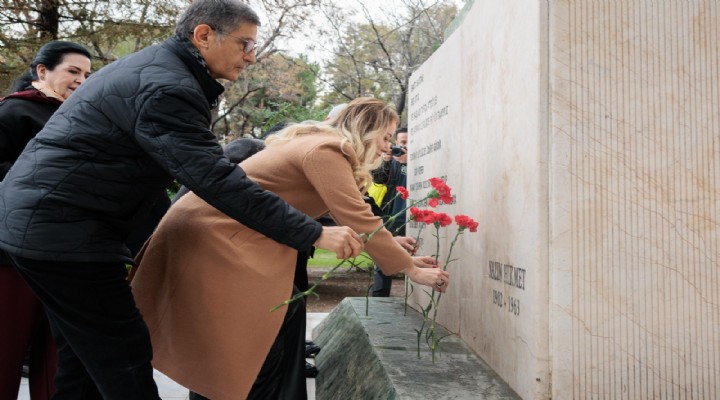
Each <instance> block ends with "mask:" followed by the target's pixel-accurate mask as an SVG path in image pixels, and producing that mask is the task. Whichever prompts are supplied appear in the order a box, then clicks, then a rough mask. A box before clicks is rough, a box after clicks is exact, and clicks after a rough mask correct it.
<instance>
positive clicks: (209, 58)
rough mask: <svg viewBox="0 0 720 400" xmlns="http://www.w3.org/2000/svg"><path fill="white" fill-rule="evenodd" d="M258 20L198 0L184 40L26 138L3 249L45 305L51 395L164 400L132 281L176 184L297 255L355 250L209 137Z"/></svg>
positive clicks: (179, 34)
mask: <svg viewBox="0 0 720 400" xmlns="http://www.w3.org/2000/svg"><path fill="white" fill-rule="evenodd" d="M259 25H260V22H259V19H258V16H257V14H256V13H255V12H254V11H253V10H252V9H250V8H249V7H248V6H246V5H245V4H243V3H242V2H240V1H239V0H196V1H194V2H192V3H191V4H190V5H189V7H188V8H187V9H186V11H185V12H184V13H183V14H182V15H181V16H180V18H179V21H178V24H177V26H176V30H175V35H174V36H173V37H171V38H170V39H168V40H166V41H165V42H164V43H162V44H160V45H155V46H151V47H148V48H146V49H144V50H141V51H140V52H138V53H135V54H132V55H130V56H127V57H125V58H123V59H121V60H118V61H116V62H114V63H112V64H110V65H108V66H106V67H104V68H103V69H101V70H100V71H99V72H97V73H96V74H93V75H92V76H91V77H90V79H88V80H87V82H85V83H84V84H83V85H82V86H80V88H79V89H78V90H77V91H76V92H75V93H74V94H73V96H71V97H70V98H69V99H68V100H67V101H65V102H64V103H63V104H62V105H61V106H60V108H59V109H58V110H57V112H55V114H53V116H52V117H51V118H50V119H49V120H48V122H47V124H45V126H44V128H43V129H42V130H41V131H40V132H39V133H38V134H37V136H35V137H34V138H33V139H31V140H30V142H29V143H28V145H27V147H25V149H24V150H23V152H22V154H21V155H20V156H19V157H18V159H17V160H16V162H15V163H14V165H13V166H12V167H11V168H10V170H9V172H8V174H7V176H6V179H5V180H4V181H3V182H2V183H0V221H2V228H1V229H0V249H2V250H3V251H5V252H6V253H7V254H8V255H9V257H10V259H11V261H12V263H13V264H14V266H15V267H16V268H17V270H18V271H19V272H20V275H22V277H23V279H24V280H25V281H26V282H27V283H28V285H29V286H30V287H31V288H32V289H33V291H34V292H35V294H36V295H37V296H38V297H39V298H40V300H41V301H42V303H43V305H44V306H45V309H46V313H47V315H48V319H49V321H50V325H51V327H52V330H53V335H54V339H55V342H56V344H57V345H58V371H57V375H56V379H55V385H56V390H57V392H56V394H55V397H54V398H55V399H57V400H62V399H80V398H104V399H158V398H159V396H158V392H157V386H156V385H155V382H154V381H153V378H152V373H153V372H152V366H151V364H150V362H151V360H152V349H151V345H150V337H149V332H148V329H147V325H146V324H145V322H144V321H143V319H142V316H141V315H140V313H139V311H138V309H137V307H136V305H135V301H134V298H133V296H132V293H131V291H130V287H129V285H128V282H127V268H126V264H128V263H133V262H134V261H133V257H132V256H133V255H132V253H131V252H130V250H129V249H128V248H127V246H126V243H125V242H126V239H127V237H128V235H129V233H130V232H132V231H133V230H134V229H135V228H136V227H137V226H139V225H140V224H141V223H142V221H144V220H145V219H146V218H147V216H148V213H149V210H150V209H151V208H152V206H153V205H154V204H155V203H156V202H157V198H158V196H159V195H164V193H163V189H164V188H165V187H167V185H168V184H169V183H170V182H171V181H172V180H173V178H174V179H177V180H178V181H179V182H180V183H181V184H183V185H185V186H187V187H188V188H189V189H190V190H192V191H193V192H194V193H195V194H197V195H198V196H200V197H201V198H202V199H204V200H205V201H206V202H207V203H208V204H210V205H212V206H213V207H215V208H217V209H218V210H219V211H221V212H223V213H225V214H227V215H228V216H230V217H231V218H234V219H236V220H237V221H239V222H241V223H242V224H244V225H246V226H248V227H250V228H251V229H254V230H256V231H258V232H260V233H261V234H263V235H265V236H267V237H269V238H271V239H273V240H276V241H278V242H279V243H282V244H285V245H287V246H290V247H292V248H295V249H299V250H304V249H307V248H309V247H310V246H312V245H315V246H317V247H320V248H325V249H328V250H330V251H333V252H336V253H337V254H338V256H339V257H342V258H345V257H348V256H355V255H357V254H359V253H360V251H361V250H362V247H363V244H362V241H361V240H360V238H359V236H358V235H357V233H355V232H353V231H352V230H351V229H349V228H347V227H322V226H321V225H320V224H319V223H318V222H316V221H315V220H313V219H312V218H310V217H308V216H307V215H305V214H302V213H301V212H299V211H297V210H296V209H294V208H292V207H291V206H289V205H288V204H287V203H286V202H284V201H283V200H282V199H280V198H279V197H277V196H276V195H275V194H273V193H270V192H268V191H265V190H263V189H262V188H261V187H260V186H259V185H257V184H256V183H254V182H253V181H251V180H250V179H249V178H248V177H247V176H246V175H245V173H244V172H243V170H242V169H241V168H240V167H239V166H237V165H236V164H233V163H231V162H230V161H229V160H228V159H227V157H226V156H224V155H223V152H222V148H221V147H220V145H219V144H218V142H217V140H216V139H215V136H214V134H213V133H212V132H211V131H210V129H209V127H210V122H211V116H212V113H211V110H212V108H213V107H215V106H216V104H217V98H218V96H219V95H220V94H221V93H222V91H223V90H224V89H223V86H222V85H221V84H220V83H218V82H217V81H216V79H226V80H230V81H234V80H237V79H238V77H239V76H240V74H241V73H242V71H243V70H244V69H245V67H247V66H248V65H249V64H253V63H254V62H255V45H256V36H257V27H258V26H259Z"/></svg>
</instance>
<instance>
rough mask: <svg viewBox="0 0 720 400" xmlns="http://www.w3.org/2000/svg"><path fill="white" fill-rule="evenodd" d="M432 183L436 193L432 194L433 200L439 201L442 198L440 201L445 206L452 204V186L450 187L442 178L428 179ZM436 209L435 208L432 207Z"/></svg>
mask: <svg viewBox="0 0 720 400" xmlns="http://www.w3.org/2000/svg"><path fill="white" fill-rule="evenodd" d="M428 181H429V182H430V186H432V187H433V189H435V190H434V193H433V192H431V193H430V197H431V199H437V198H440V200H441V201H442V202H443V203H445V204H451V203H452V201H453V196H452V193H451V191H452V189H450V186H448V185H447V184H446V183H445V181H443V180H442V179H440V178H430V179H428ZM432 207H435V206H432Z"/></svg>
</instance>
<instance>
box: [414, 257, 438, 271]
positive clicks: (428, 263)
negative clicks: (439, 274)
mask: <svg viewBox="0 0 720 400" xmlns="http://www.w3.org/2000/svg"><path fill="white" fill-rule="evenodd" d="M412 260H413V264H414V265H415V266H416V267H418V268H440V265H439V264H438V263H437V261H435V258H434V257H430V256H416V257H413V258H412Z"/></svg>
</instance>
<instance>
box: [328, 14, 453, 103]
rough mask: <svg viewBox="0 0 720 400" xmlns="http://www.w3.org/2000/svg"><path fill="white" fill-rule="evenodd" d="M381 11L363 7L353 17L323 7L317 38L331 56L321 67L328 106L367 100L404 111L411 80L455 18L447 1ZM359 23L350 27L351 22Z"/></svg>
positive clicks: (439, 42) (353, 23) (440, 41)
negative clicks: (325, 41) (321, 28)
mask: <svg viewBox="0 0 720 400" xmlns="http://www.w3.org/2000/svg"><path fill="white" fill-rule="evenodd" d="M394 4H395V5H397V4H400V6H399V7H396V8H391V7H390V6H389V5H388V6H386V7H385V8H383V9H382V10H381V11H382V12H380V13H378V12H372V11H371V10H369V9H368V8H367V7H365V6H362V7H361V9H360V10H359V14H358V15H355V16H353V15H347V14H346V13H344V12H343V10H340V9H337V8H328V9H325V10H324V12H325V14H326V16H327V20H328V21H329V25H328V28H327V29H325V30H324V31H323V33H322V34H321V35H320V36H321V37H324V38H329V40H331V42H330V43H328V44H326V45H327V46H328V47H329V48H331V49H332V53H333V56H332V58H331V59H330V61H328V62H326V63H325V65H324V76H323V81H324V82H325V84H326V85H327V87H328V89H329V92H328V94H327V95H326V96H325V98H324V100H325V101H326V102H327V103H340V102H345V101H347V100H350V99H353V98H355V97H357V96H366V95H372V96H375V97H378V98H382V99H384V100H387V101H391V102H393V103H394V104H395V107H396V109H397V111H398V113H400V114H401V115H402V114H404V112H405V109H406V98H407V93H408V82H409V79H410V75H411V74H412V73H413V72H414V71H415V70H416V69H417V68H418V67H419V66H420V65H421V64H422V63H423V62H424V61H425V60H427V58H428V57H430V55H431V54H432V53H433V52H434V51H435V50H436V49H437V48H438V47H439V46H440V44H442V41H443V39H444V30H445V29H446V28H447V27H448V26H449V25H450V23H451V22H452V20H453V19H454V18H455V16H456V15H457V11H458V10H457V7H456V5H455V3H454V2H451V1H449V0H436V1H432V2H430V1H427V0H399V1H398V2H394ZM358 20H359V21H361V22H353V21H358Z"/></svg>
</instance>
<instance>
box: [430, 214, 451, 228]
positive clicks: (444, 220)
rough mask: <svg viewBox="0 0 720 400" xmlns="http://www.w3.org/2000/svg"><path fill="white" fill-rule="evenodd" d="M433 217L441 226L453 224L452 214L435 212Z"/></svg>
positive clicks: (434, 221)
mask: <svg viewBox="0 0 720 400" xmlns="http://www.w3.org/2000/svg"><path fill="white" fill-rule="evenodd" d="M432 219H433V221H432V222H433V223H435V224H438V225H440V226H441V227H445V226H448V225H450V224H452V218H450V216H449V215H447V214H445V213H433V215H432Z"/></svg>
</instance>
